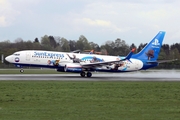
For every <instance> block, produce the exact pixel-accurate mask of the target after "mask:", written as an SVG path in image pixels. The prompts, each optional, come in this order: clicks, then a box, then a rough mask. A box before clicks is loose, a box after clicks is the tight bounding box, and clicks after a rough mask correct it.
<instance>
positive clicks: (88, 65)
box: [81, 49, 135, 68]
mask: <svg viewBox="0 0 180 120" xmlns="http://www.w3.org/2000/svg"><path fill="white" fill-rule="evenodd" d="M134 51H135V49H132V50H131V51H130V53H129V54H128V55H127V56H126V57H125V58H124V59H121V60H114V61H106V62H95V63H81V66H82V67H83V68H95V67H101V66H105V65H111V64H113V63H119V62H122V61H125V60H129V59H130V58H131V56H132V55H133V52H134Z"/></svg>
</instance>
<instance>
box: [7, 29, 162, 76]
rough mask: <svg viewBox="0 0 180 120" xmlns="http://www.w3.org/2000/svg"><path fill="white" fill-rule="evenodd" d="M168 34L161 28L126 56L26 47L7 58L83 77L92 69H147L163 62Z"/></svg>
mask: <svg viewBox="0 0 180 120" xmlns="http://www.w3.org/2000/svg"><path fill="white" fill-rule="evenodd" d="M164 36H165V32H164V31H160V32H159V33H158V34H157V35H156V36H155V37H154V38H153V39H152V40H151V41H150V42H149V43H148V44H147V45H146V46H145V47H144V48H143V49H142V50H141V51H140V52H139V53H137V54H134V53H133V52H134V49H133V50H131V51H130V53H129V54H128V55H127V56H124V57H123V56H108V55H97V54H92V53H91V54H81V53H72V52H69V53H67V52H54V51H41V50H23V51H18V52H15V53H14V54H12V55H9V56H7V57H6V58H5V59H6V61H8V62H10V63H13V64H15V65H16V66H17V67H20V68H21V70H20V72H24V70H23V66H33V67H46V68H54V69H56V70H57V71H58V72H76V73H80V75H81V77H85V76H87V77H91V76H92V73H91V72H92V71H99V72H116V73H117V72H131V71H138V70H146V69H149V68H152V67H155V66H158V64H159V63H160V62H159V61H157V59H158V55H159V52H160V49H161V46H162V42H163V39H164Z"/></svg>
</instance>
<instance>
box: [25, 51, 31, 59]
mask: <svg viewBox="0 0 180 120" xmlns="http://www.w3.org/2000/svg"><path fill="white" fill-rule="evenodd" d="M30 60H31V53H30V52H26V61H30Z"/></svg>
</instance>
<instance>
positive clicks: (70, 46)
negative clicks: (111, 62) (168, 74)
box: [0, 35, 180, 69]
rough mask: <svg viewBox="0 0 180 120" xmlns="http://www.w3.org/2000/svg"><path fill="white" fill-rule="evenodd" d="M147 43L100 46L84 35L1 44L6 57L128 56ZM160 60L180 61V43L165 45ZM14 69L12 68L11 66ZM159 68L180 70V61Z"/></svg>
mask: <svg viewBox="0 0 180 120" xmlns="http://www.w3.org/2000/svg"><path fill="white" fill-rule="evenodd" d="M146 44H147V43H141V44H140V45H139V46H136V45H135V44H134V43H132V44H131V45H128V44H127V43H126V42H125V40H121V39H119V38H118V39H116V40H114V41H112V40H109V41H106V42H105V44H103V45H101V46H99V45H98V44H97V43H94V42H89V41H88V40H87V38H86V37H85V36H83V35H81V36H80V37H79V39H78V40H67V39H66V38H63V37H54V36H48V35H45V36H43V37H41V39H40V40H39V39H38V38H35V39H34V40H28V41H24V40H23V39H22V38H18V39H16V40H15V42H13V43H12V42H10V41H9V40H6V41H3V42H0V55H2V54H3V55H4V57H6V56H8V55H10V54H12V53H14V52H16V51H20V50H49V51H63V52H70V51H74V50H80V51H86V50H94V51H98V52H100V53H101V54H104V55H115V56H118V55H120V56H126V55H127V54H128V53H129V51H130V50H131V49H132V48H136V53H137V52H139V51H140V50H141V49H142V48H143V47H144V46H145V45H146ZM158 59H159V60H171V59H179V60H180V43H175V44H172V45H169V44H163V46H162V48H161V52H160V55H159V58H158ZM9 66H11V65H10V64H9V63H7V62H6V61H4V64H2V61H0V67H9ZM11 67H12V66H11ZM158 68H168V69H170V68H180V61H176V62H170V63H165V64H161V65H160V66H159V67H158Z"/></svg>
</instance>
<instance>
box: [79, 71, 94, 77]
mask: <svg viewBox="0 0 180 120" xmlns="http://www.w3.org/2000/svg"><path fill="white" fill-rule="evenodd" d="M80 75H81V77H85V76H87V77H91V76H92V73H91V72H89V71H88V72H87V73H85V72H84V71H82V72H81V73H80Z"/></svg>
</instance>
